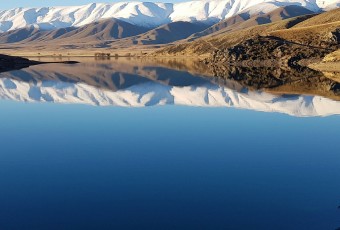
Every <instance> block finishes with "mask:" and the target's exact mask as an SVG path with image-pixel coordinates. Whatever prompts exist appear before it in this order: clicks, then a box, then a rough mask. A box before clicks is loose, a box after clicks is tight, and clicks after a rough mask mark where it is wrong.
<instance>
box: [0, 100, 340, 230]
mask: <svg viewBox="0 0 340 230" xmlns="http://www.w3.org/2000/svg"><path fill="white" fill-rule="evenodd" d="M0 108H1V113H0V120H1V122H0V146H1V153H0V185H1V189H0V229H1V230H16V229H34V230H39V229H51V230H52V229H58V230H59V229H315V230H319V229H336V227H340V210H338V209H337V207H338V206H339V205H340V179H339V178H340V167H339V166H340V151H339V147H338V141H339V130H340V117H339V116H330V117H323V118H295V117H291V116H288V115H283V114H277V113H262V112H254V111H248V110H236V109H231V108H229V109H227V108H196V107H182V106H163V107H159V106H156V107H147V108H119V107H93V106H87V105H60V104H39V103H33V104H25V103H21V102H12V101H1V102H0Z"/></svg>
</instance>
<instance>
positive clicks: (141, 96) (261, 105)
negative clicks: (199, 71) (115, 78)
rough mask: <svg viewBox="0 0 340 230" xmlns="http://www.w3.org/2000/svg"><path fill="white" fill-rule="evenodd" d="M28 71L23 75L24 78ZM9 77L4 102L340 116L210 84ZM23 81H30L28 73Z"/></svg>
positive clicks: (320, 103)
mask: <svg viewBox="0 0 340 230" xmlns="http://www.w3.org/2000/svg"><path fill="white" fill-rule="evenodd" d="M24 71H25V70H23V72H21V74H25V72H24ZM11 74H12V77H10V78H8V77H2V78H0V99H2V100H14V101H24V102H51V103H67V104H72V103H74V104H88V105H96V106H121V107H144V106H157V105H184V106H199V107H228V108H229V107H232V108H238V109H248V110H255V111H262V112H277V113H284V114H288V115H291V116H297V117H310V116H329V115H334V114H340V102H339V101H333V100H330V99H327V98H323V97H320V96H302V95H301V96H289V97H287V96H281V95H272V94H268V93H265V92H256V91H249V92H238V91H235V90H233V89H230V88H228V87H224V86H219V85H216V84H214V83H211V82H206V83H204V84H197V85H192V86H176V85H166V84H163V83H162V82H158V81H144V82H143V81H140V82H139V83H138V84H133V85H131V86H128V87H122V88H120V89H117V90H110V89H107V88H106V89H105V88H100V87H95V86H92V85H89V84H86V83H84V82H72V81H69V82H61V81H58V80H52V79H51V80H47V81H43V82H40V81H29V82H27V81H20V80H18V79H16V77H17V76H19V75H20V72H19V71H13V72H9V73H7V74H6V75H7V76H11ZM6 75H5V76H6ZM25 76H26V77H27V74H26V75H25ZM58 77H60V78H65V77H63V76H58ZM130 77H131V76H130Z"/></svg>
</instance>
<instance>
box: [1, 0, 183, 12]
mask: <svg viewBox="0 0 340 230" xmlns="http://www.w3.org/2000/svg"><path fill="white" fill-rule="evenodd" d="M2 1H3V2H2V3H1V5H0V10H6V9H11V8H17V7H42V6H77V5H84V4H88V3H93V2H98V3H103V2H105V3H114V2H132V0H111V1H110V0H102V1H100V0H99V1H98V0H73V1H70V0H30V1H27V0H12V1H5V0H2ZM134 1H139V0H134ZM140 1H143V2H169V3H175V2H185V1H188V0H140Z"/></svg>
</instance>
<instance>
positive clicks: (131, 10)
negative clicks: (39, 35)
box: [0, 0, 340, 32]
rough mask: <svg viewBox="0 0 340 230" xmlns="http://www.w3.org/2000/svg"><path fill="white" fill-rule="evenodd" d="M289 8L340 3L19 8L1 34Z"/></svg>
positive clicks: (250, 0)
mask: <svg viewBox="0 0 340 230" xmlns="http://www.w3.org/2000/svg"><path fill="white" fill-rule="evenodd" d="M286 5H300V6H303V7H306V8H307V9H309V10H312V11H315V12H316V11H320V10H322V9H331V8H336V7H339V6H340V0H274V1H273V0H201V1H189V2H182V3H151V2H118V3H111V4H107V3H92V4H87V5H83V6H72V7H62V6H59V7H42V8H16V9H11V10H2V11H0V32H6V31H9V30H14V29H18V28H23V27H27V26H29V25H33V24H35V25H37V26H38V27H39V28H42V29H47V30H49V29H53V28H64V27H70V26H76V27H79V26H82V25H86V24H89V23H91V22H94V21H97V20H100V19H105V18H117V19H121V20H124V21H127V22H129V23H132V24H135V25H141V26H148V27H155V26H159V25H163V24H167V23H170V22H176V21H201V22H209V23H214V22H217V21H219V20H222V19H226V18H228V17H232V16H234V15H236V14H239V13H241V12H246V13H251V14H253V13H266V12H269V11H271V10H273V9H275V8H278V7H281V6H286Z"/></svg>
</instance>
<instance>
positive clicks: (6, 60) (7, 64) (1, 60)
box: [0, 54, 41, 72]
mask: <svg viewBox="0 0 340 230" xmlns="http://www.w3.org/2000/svg"><path fill="white" fill-rule="evenodd" d="M38 64H41V62H38V61H31V60H29V59H26V58H21V57H13V56H8V55H3V54H0V72H6V71H10V70H17V69H22V68H26V67H29V66H31V65H38Z"/></svg>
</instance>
